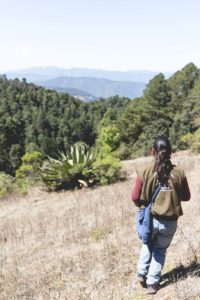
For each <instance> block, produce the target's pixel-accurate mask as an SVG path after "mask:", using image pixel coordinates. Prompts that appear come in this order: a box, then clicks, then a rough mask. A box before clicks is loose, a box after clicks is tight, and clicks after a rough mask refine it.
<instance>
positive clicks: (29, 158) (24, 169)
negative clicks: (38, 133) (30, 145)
mask: <svg viewBox="0 0 200 300" xmlns="http://www.w3.org/2000/svg"><path fill="white" fill-rule="evenodd" d="M41 157H42V154H41V153H40V152H38V151H33V152H27V153H25V154H24V156H22V158H21V160H22V165H21V166H20V167H19V169H18V170H17V171H16V179H17V180H21V179H25V178H27V179H28V178H29V180H31V181H32V182H34V181H36V180H37V178H38V174H37V168H38V166H39V164H40V161H41Z"/></svg>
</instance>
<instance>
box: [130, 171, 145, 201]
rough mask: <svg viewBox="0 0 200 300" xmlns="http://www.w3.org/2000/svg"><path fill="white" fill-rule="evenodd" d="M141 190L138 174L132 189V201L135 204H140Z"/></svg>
mask: <svg viewBox="0 0 200 300" xmlns="http://www.w3.org/2000/svg"><path fill="white" fill-rule="evenodd" d="M141 192H142V180H141V178H140V177H139V176H137V177H136V180H135V184H134V186H133V189H132V195H131V198H132V201H133V203H134V204H135V205H136V206H140V195H141Z"/></svg>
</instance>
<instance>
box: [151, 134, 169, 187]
mask: <svg viewBox="0 0 200 300" xmlns="http://www.w3.org/2000/svg"><path fill="white" fill-rule="evenodd" d="M153 148H154V150H155V166H154V172H157V175H158V180H159V182H160V183H161V184H167V183H168V180H169V176H170V173H171V170H172V169H173V165H172V163H171V160H170V158H171V145H170V142H169V140H168V139H167V138H166V137H164V136H159V137H157V138H156V140H155V141H154V144H153Z"/></svg>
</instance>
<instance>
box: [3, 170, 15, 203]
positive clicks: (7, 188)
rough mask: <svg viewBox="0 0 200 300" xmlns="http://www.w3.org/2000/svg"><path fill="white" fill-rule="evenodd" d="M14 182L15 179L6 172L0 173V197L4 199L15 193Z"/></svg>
mask: <svg viewBox="0 0 200 300" xmlns="http://www.w3.org/2000/svg"><path fill="white" fill-rule="evenodd" d="M14 182H15V178H13V177H12V176H10V175H8V174H6V173H4V172H0V197H3V196H5V195H6V194H8V193H12V192H13V191H14V189H15V186H14Z"/></svg>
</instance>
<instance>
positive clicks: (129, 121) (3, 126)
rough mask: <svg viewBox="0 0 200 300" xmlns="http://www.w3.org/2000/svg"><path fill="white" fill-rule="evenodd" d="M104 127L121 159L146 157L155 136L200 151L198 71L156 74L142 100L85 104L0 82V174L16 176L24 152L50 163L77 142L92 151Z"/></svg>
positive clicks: (20, 83) (12, 82)
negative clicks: (114, 137) (112, 133)
mask: <svg viewBox="0 0 200 300" xmlns="http://www.w3.org/2000/svg"><path fill="white" fill-rule="evenodd" d="M108 126H114V127H115V128H117V131H118V132H117V133H118V134H119V137H120V138H119V143H118V149H117V151H118V155H119V157H120V158H121V159H126V158H132V157H136V156H140V155H148V154H149V151H150V148H151V145H152V140H153V139H154V137H155V136H156V135H158V134H165V135H167V136H168V137H169V138H170V140H171V142H172V145H173V150H174V151H175V150H180V149H186V148H188V147H193V148H194V149H195V150H199V149H198V147H199V148H200V146H198V144H200V132H199V130H198V129H199V127H200V70H199V69H198V68H197V67H196V66H195V65H194V64H193V63H190V64H188V65H186V66H185V67H184V68H183V69H182V70H180V71H177V72H176V73H175V74H174V75H173V76H171V77H170V78H169V79H165V77H164V75H163V74H161V73H160V74H158V75H156V76H155V77H154V78H153V79H152V80H150V81H149V83H148V85H147V86H146V89H145V91H144V95H143V97H141V98H136V99H128V98H120V97H118V96H115V97H112V98H108V99H100V100H98V101H94V102H90V103H84V102H82V101H80V100H77V99H75V98H73V97H72V96H70V95H69V94H67V93H58V92H56V91H53V90H49V89H45V88H42V87H39V86H36V85H34V84H28V83H27V82H26V80H25V79H23V80H22V81H20V80H19V79H14V80H8V79H7V78H6V76H4V75H2V76H0V153H1V155H0V171H5V172H7V173H10V174H15V171H16V170H17V169H18V168H19V166H20V164H21V157H22V156H23V155H24V153H26V152H28V151H34V150H38V151H40V152H42V154H43V155H47V154H48V155H51V156H53V157H55V155H56V153H58V151H63V152H65V151H66V150H67V149H68V148H69V146H70V145H72V144H73V143H75V142H77V141H84V142H85V143H87V144H88V145H94V144H95V142H96V140H97V137H98V135H99V132H100V130H101V128H105V127H108Z"/></svg>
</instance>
